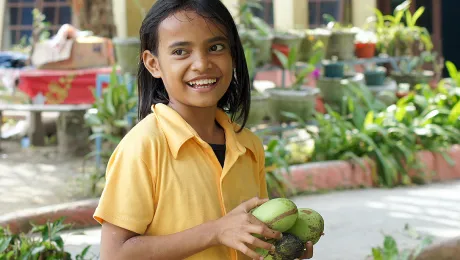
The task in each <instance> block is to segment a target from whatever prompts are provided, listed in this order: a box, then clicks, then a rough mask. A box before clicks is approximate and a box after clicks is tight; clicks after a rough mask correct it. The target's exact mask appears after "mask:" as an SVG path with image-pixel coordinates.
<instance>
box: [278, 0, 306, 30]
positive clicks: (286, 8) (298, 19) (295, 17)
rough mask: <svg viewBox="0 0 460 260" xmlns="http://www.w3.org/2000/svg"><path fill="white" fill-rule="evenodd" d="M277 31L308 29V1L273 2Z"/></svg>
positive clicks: (282, 0) (288, 0) (284, 0)
mask: <svg viewBox="0 0 460 260" xmlns="http://www.w3.org/2000/svg"><path fill="white" fill-rule="evenodd" d="M273 10H274V20H275V21H274V23H275V25H274V27H275V29H276V30H288V29H306V28H308V0H273Z"/></svg>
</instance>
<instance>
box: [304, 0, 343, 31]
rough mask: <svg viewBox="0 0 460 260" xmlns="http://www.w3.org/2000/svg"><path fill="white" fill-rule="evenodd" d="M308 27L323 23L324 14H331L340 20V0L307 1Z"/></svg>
mask: <svg viewBox="0 0 460 260" xmlns="http://www.w3.org/2000/svg"><path fill="white" fill-rule="evenodd" d="M308 13H309V14H308V17H309V21H308V22H309V27H310V28H316V27H320V26H322V25H325V24H326V22H325V21H324V19H323V15H324V14H329V15H332V16H333V17H334V18H335V20H337V21H339V22H341V21H342V16H343V15H342V13H343V1H342V0H309V1H308Z"/></svg>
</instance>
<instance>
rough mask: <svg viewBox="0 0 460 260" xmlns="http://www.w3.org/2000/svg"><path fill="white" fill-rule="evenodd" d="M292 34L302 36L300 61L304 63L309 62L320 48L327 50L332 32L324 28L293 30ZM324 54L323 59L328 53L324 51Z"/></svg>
mask: <svg viewBox="0 0 460 260" xmlns="http://www.w3.org/2000/svg"><path fill="white" fill-rule="evenodd" d="M290 32H292V33H298V34H301V35H302V37H301V38H302V40H301V42H300V46H299V61H303V62H307V61H308V60H309V59H310V58H311V57H312V56H313V55H314V54H315V53H316V50H317V49H318V48H322V49H324V50H326V49H327V46H328V43H329V38H330V37H331V31H329V30H326V29H323V28H316V29H306V30H291V31H290ZM322 53H323V56H322V57H321V59H323V58H324V56H325V53H326V52H325V51H323V52H322Z"/></svg>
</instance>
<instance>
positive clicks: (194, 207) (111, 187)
mask: <svg viewBox="0 0 460 260" xmlns="http://www.w3.org/2000/svg"><path fill="white" fill-rule="evenodd" d="M140 38H141V62H140V66H139V73H138V82H139V107H138V109H139V119H140V120H139V123H138V124H137V125H136V126H135V127H134V128H133V129H132V130H131V131H130V132H129V133H128V134H127V135H126V136H125V137H124V138H123V140H122V141H121V142H120V144H119V145H118V147H117V148H116V149H115V151H114V152H113V154H112V156H111V159H110V161H109V164H108V166H107V173H106V186H105V189H104V191H103V194H102V196H101V199H100V203H99V205H98V208H97V209H96V212H95V214H94V218H95V219H96V220H97V221H99V222H100V223H101V224H102V240H101V258H102V259H103V260H106V259H136V260H137V259H184V258H187V259H200V260H202V259H259V258H261V256H260V255H259V254H257V253H256V252H255V249H256V248H264V249H268V250H273V246H272V245H271V244H269V243H267V242H264V241H263V240H260V239H258V238H256V237H255V236H253V234H259V235H261V236H263V237H266V238H274V239H279V238H280V237H281V235H282V234H280V233H279V232H276V231H274V230H271V229H269V228H268V227H267V226H266V225H264V224H263V223H262V222H260V221H259V220H258V219H256V218H255V217H254V216H253V215H252V214H250V213H249V212H250V210H251V209H253V208H254V207H256V206H258V205H260V204H262V203H264V202H265V201H267V188H266V183H265V170H264V149H263V146H262V143H261V141H260V140H259V139H258V137H256V136H255V135H254V134H252V133H251V132H250V131H249V130H247V129H245V128H244V125H245V122H246V120H247V117H248V112H249V105H250V87H249V76H248V71H247V67H246V61H245V59H244V53H243V48H242V45H241V42H240V40H239V37H238V33H237V30H236V26H235V23H234V21H233V19H232V16H231V15H230V13H229V12H228V10H227V9H226V8H225V6H224V5H223V4H222V3H221V1H218V0H157V1H156V3H155V4H154V5H153V7H152V8H151V10H150V11H149V13H148V14H147V16H146V18H145V20H144V21H143V24H142V27H141V29H140ZM235 121H239V122H241V126H238V125H237V124H236V123H234V122H235ZM259 197H260V198H263V199H259ZM312 250H313V248H312V245H311V243H307V250H306V254H305V257H306V258H311V255H312Z"/></svg>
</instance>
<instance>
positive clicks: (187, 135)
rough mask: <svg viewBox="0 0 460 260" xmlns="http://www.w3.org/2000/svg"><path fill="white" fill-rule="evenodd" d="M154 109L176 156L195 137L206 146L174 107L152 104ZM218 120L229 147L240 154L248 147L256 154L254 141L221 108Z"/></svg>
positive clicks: (218, 111)
mask: <svg viewBox="0 0 460 260" xmlns="http://www.w3.org/2000/svg"><path fill="white" fill-rule="evenodd" d="M152 111H153V112H154V114H155V116H156V118H157V120H158V122H159V125H160V127H161V129H162V130H163V133H164V134H165V136H166V140H167V142H168V146H169V149H170V150H171V153H172V154H173V156H174V159H176V158H177V155H178V153H179V150H180V148H181V147H182V145H183V144H184V143H185V142H187V141H188V140H190V139H192V138H195V140H197V142H198V143H199V144H200V145H202V146H204V145H206V144H207V143H206V142H205V141H203V139H201V138H200V137H199V135H198V133H197V132H196V131H195V129H193V128H192V127H191V126H190V125H189V124H188V123H187V122H186V121H185V120H184V119H183V118H182V117H181V116H180V115H179V113H177V112H176V111H175V110H174V109H172V108H171V107H169V106H167V105H165V104H161V103H158V104H155V105H152ZM216 121H217V122H218V123H219V125H220V126H221V127H222V128H223V129H224V132H225V140H226V141H225V142H226V146H227V149H231V150H233V151H235V152H237V153H239V154H244V153H245V152H246V148H248V149H250V151H251V152H252V153H254V154H255V147H254V145H253V143H252V142H251V141H250V140H248V138H244V137H243V136H242V132H241V133H236V131H237V130H238V129H239V127H240V126H239V125H237V124H235V123H232V122H231V120H230V117H229V116H228V115H227V114H226V113H225V112H224V111H223V110H221V109H218V110H217V113H216Z"/></svg>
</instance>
